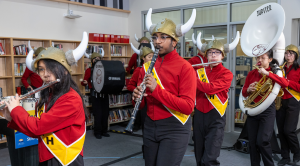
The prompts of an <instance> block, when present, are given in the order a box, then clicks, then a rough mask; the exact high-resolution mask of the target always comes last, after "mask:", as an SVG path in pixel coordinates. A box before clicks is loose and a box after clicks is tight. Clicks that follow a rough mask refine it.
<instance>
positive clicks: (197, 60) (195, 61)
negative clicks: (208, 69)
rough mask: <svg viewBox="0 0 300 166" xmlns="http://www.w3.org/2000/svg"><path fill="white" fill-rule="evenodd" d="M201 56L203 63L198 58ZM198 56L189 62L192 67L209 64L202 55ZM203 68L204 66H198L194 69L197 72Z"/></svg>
mask: <svg viewBox="0 0 300 166" xmlns="http://www.w3.org/2000/svg"><path fill="white" fill-rule="evenodd" d="M198 56H200V57H201V58H202V60H203V62H201V59H200V58H199V57H198ZM198 56H195V57H193V58H191V59H190V60H188V62H190V64H191V65H195V64H200V63H207V62H208V61H207V58H206V57H204V56H202V55H201V54H200V53H198ZM200 68H203V66H196V67H194V69H195V70H197V69H200Z"/></svg>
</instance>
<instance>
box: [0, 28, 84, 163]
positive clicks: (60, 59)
mask: <svg viewBox="0 0 300 166" xmlns="http://www.w3.org/2000/svg"><path fill="white" fill-rule="evenodd" d="M87 44H88V36H87V33H86V32H84V36H83V40H82V42H81V44H80V45H79V46H78V48H76V49H75V50H70V51H68V52H66V53H64V52H63V51H62V50H60V49H58V48H54V47H49V48H46V50H44V51H42V52H41V53H40V54H39V55H38V56H37V58H36V59H35V60H33V59H32V56H33V51H30V52H29V54H28V56H27V58H26V66H27V68H29V69H30V70H32V71H37V72H38V74H39V75H40V76H41V78H42V80H43V81H44V83H46V84H47V83H49V82H51V81H54V80H56V79H60V82H59V83H56V84H54V85H52V86H51V87H49V88H46V89H44V90H42V91H41V93H40V96H41V98H40V101H39V103H38V105H37V110H36V115H37V117H31V116H29V114H28V113H27V111H26V110H25V109H24V108H22V107H21V106H20V105H19V103H20V101H19V100H20V98H19V96H18V95H16V96H15V98H14V97H12V98H11V99H10V100H9V102H5V104H6V106H7V107H6V108H5V109H3V110H1V111H2V112H4V114H5V118H6V119H7V120H8V121H10V122H9V123H8V127H9V128H12V129H15V130H18V131H20V132H22V133H24V134H26V135H28V136H30V137H33V138H38V140H39V141H38V142H39V143H38V148H39V161H40V164H39V165H40V166H60V165H69V166H75V165H76V166H79V165H80V166H83V165H84V163H83V144H84V140H85V133H86V125H85V124H86V114H85V109H86V108H85V106H84V104H83V98H82V96H81V93H80V90H79V88H78V86H77V85H76V83H75V82H74V81H73V79H72V76H71V74H70V73H71V65H74V64H76V62H77V61H78V60H79V59H80V58H81V57H82V55H83V54H84V52H85V50H86V46H87ZM2 103H3V102H2Z"/></svg>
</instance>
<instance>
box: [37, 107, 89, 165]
mask: <svg viewBox="0 0 300 166" xmlns="http://www.w3.org/2000/svg"><path fill="white" fill-rule="evenodd" d="M44 110H45V106H44V108H42V109H40V110H39V111H38V118H40V116H41V115H42V113H43V112H44ZM85 133H86V131H85V130H84V133H83V134H82V136H81V137H80V138H79V139H77V140H76V141H75V142H73V143H72V144H70V145H69V146H67V145H66V144H64V142H63V141H61V140H60V139H59V138H58V137H57V136H56V135H55V134H54V133H48V134H44V135H42V136H41V139H42V140H43V143H44V144H45V146H46V147H47V149H48V150H49V151H50V152H51V153H52V154H53V156H54V157H55V158H56V159H57V160H58V161H59V162H60V163H61V164H62V165H63V166H67V165H69V164H71V163H72V162H73V161H74V160H75V159H76V158H77V156H78V155H79V154H80V152H81V151H82V149H83V144H84V140H85Z"/></svg>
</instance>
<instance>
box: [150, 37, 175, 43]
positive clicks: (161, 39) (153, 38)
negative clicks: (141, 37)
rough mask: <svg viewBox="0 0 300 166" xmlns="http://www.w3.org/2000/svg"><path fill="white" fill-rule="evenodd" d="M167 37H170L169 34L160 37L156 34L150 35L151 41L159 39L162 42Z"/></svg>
mask: <svg viewBox="0 0 300 166" xmlns="http://www.w3.org/2000/svg"><path fill="white" fill-rule="evenodd" d="M167 38H171V37H170V36H161V37H158V36H151V40H152V41H153V42H155V43H156V42H157V41H158V39H160V41H161V42H162V43H164V42H165V41H166V39H167Z"/></svg>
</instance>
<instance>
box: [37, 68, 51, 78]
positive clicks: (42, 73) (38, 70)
mask: <svg viewBox="0 0 300 166" xmlns="http://www.w3.org/2000/svg"><path fill="white" fill-rule="evenodd" d="M46 71H47V72H48V73H50V72H49V70H46V69H45V68H42V67H39V68H37V73H38V75H40V76H43V75H45V73H46Z"/></svg>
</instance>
